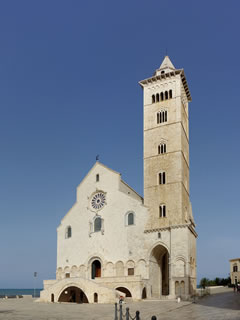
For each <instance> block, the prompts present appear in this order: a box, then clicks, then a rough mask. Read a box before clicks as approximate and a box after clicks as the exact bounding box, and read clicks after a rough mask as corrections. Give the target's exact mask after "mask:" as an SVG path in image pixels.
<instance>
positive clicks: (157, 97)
mask: <svg viewBox="0 0 240 320" xmlns="http://www.w3.org/2000/svg"><path fill="white" fill-rule="evenodd" d="M156 102H159V93H157V95H156Z"/></svg>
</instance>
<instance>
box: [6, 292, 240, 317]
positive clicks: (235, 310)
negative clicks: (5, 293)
mask: <svg viewBox="0 0 240 320" xmlns="http://www.w3.org/2000/svg"><path fill="white" fill-rule="evenodd" d="M126 306H128V307H129V308H130V313H131V315H132V316H133V315H134V313H135V311H136V310H140V319H141V320H151V316H152V315H155V316H157V319H158V320H160V319H162V320H183V319H188V320H191V319H194V320H195V319H196V320H203V319H204V320H205V319H211V320H223V319H224V320H240V294H239V293H234V292H228V293H221V294H216V295H212V296H208V297H206V298H202V299H199V300H198V301H197V303H190V302H180V303H177V302H176V301H142V302H131V303H127V304H124V306H123V309H124V311H125V308H126ZM0 319H4V320H77V319H79V320H91V319H93V320H95V319H96V320H97V319H102V320H114V305H110V304H67V303H66V304H65V303H38V302H35V301H34V300H33V299H31V298H24V299H8V300H2V299H1V300H0Z"/></svg>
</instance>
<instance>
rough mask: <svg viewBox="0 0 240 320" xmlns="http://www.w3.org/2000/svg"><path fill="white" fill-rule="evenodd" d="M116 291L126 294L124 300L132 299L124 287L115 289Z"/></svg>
mask: <svg viewBox="0 0 240 320" xmlns="http://www.w3.org/2000/svg"><path fill="white" fill-rule="evenodd" d="M116 290H118V291H121V292H123V293H125V294H126V298H131V297H132V294H131V292H130V291H129V290H128V289H127V288H125V287H118V288H116Z"/></svg>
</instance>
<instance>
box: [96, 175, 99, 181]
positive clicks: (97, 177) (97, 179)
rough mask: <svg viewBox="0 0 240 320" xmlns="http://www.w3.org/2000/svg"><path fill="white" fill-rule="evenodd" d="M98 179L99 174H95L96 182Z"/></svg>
mask: <svg viewBox="0 0 240 320" xmlns="http://www.w3.org/2000/svg"><path fill="white" fill-rule="evenodd" d="M98 181H99V174H96V182H98Z"/></svg>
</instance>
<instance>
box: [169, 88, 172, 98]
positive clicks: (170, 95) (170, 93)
mask: <svg viewBox="0 0 240 320" xmlns="http://www.w3.org/2000/svg"><path fill="white" fill-rule="evenodd" d="M169 99H172V90H169Z"/></svg>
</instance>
